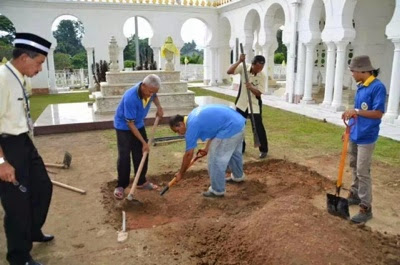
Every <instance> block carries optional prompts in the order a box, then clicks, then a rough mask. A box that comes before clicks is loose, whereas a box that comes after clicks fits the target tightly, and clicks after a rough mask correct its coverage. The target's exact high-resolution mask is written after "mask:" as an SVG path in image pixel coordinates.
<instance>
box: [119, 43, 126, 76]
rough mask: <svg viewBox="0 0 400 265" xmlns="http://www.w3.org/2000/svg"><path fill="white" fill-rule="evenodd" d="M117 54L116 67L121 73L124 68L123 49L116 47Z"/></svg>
mask: <svg viewBox="0 0 400 265" xmlns="http://www.w3.org/2000/svg"><path fill="white" fill-rule="evenodd" d="M118 49H119V53H118V66H119V70H120V71H123V70H124V68H125V64H124V47H118Z"/></svg>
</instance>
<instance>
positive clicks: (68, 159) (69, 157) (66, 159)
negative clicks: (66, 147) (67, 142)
mask: <svg viewBox="0 0 400 265" xmlns="http://www.w3.org/2000/svg"><path fill="white" fill-rule="evenodd" d="M71 162H72V155H71V154H70V153H69V152H65V153H64V160H63V165H64V168H69V167H70V166H71Z"/></svg>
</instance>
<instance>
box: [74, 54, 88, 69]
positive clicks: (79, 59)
mask: <svg viewBox="0 0 400 265" xmlns="http://www.w3.org/2000/svg"><path fill="white" fill-rule="evenodd" d="M71 63H72V66H73V68H74V69H81V68H87V66H88V65H87V55H86V51H85V52H80V53H77V54H75V55H74V56H73V57H72V59H71Z"/></svg>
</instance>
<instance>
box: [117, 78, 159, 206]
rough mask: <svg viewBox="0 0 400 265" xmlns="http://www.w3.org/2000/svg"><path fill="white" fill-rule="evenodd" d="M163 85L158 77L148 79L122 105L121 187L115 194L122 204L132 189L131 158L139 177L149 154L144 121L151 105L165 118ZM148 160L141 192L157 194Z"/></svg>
mask: <svg viewBox="0 0 400 265" xmlns="http://www.w3.org/2000/svg"><path fill="white" fill-rule="evenodd" d="M160 85H161V81H160V78H159V77H158V76H157V75H154V74H150V75H148V76H146V77H145V78H144V80H143V82H140V83H138V84H137V85H135V86H133V87H131V88H130V89H128V90H127V91H126V92H125V93H124V95H123V97H122V99H121V102H120V103H119V105H118V108H117V111H116V112H115V117H114V127H115V130H116V133H117V145H118V161H117V170H118V183H117V187H116V188H115V190H114V197H115V198H116V199H119V200H122V199H123V198H124V190H125V188H126V187H128V185H129V175H130V172H131V154H132V162H133V167H134V169H135V173H136V171H137V170H138V168H139V165H140V161H141V160H142V156H143V153H144V152H148V151H149V145H148V144H147V141H148V140H147V134H146V128H145V126H144V119H145V118H146V116H147V114H148V113H149V110H150V105H151V102H154V104H155V105H156V107H157V113H156V115H157V116H159V117H160V118H161V117H162V116H163V109H162V108H161V105H160V101H159V100H158V97H157V94H156V93H157V92H158V90H159V88H160ZM148 159H149V157H148V156H147V158H146V161H145V164H144V167H143V170H142V172H141V173H140V177H139V181H138V186H137V187H138V189H146V190H153V189H157V186H156V185H155V184H153V183H151V182H149V181H147V180H146V173H147V163H148Z"/></svg>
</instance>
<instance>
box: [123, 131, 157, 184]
mask: <svg viewBox="0 0 400 265" xmlns="http://www.w3.org/2000/svg"><path fill="white" fill-rule="evenodd" d="M138 130H139V132H140V134H141V135H142V137H143V139H144V140H145V141H146V142H147V141H148V139H147V135H146V129H145V127H142V128H140V129H138ZM116 131H117V146H118V160H117V171H118V184H117V187H123V188H126V187H128V186H129V176H130V174H131V154H132V162H133V168H134V170H135V174H136V172H137V170H138V169H139V165H140V161H141V160H142V156H143V152H142V142H140V141H139V139H138V138H136V136H135V135H133V133H132V132H131V131H123V130H116ZM148 161H149V156H147V158H146V161H145V163H144V166H143V169H142V172H141V173H140V177H139V180H138V183H137V184H138V185H142V184H144V183H145V182H146V173H147V164H148Z"/></svg>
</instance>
